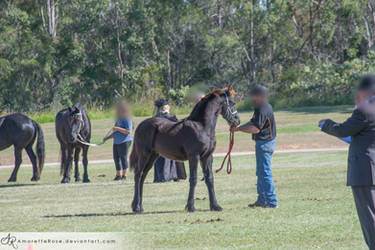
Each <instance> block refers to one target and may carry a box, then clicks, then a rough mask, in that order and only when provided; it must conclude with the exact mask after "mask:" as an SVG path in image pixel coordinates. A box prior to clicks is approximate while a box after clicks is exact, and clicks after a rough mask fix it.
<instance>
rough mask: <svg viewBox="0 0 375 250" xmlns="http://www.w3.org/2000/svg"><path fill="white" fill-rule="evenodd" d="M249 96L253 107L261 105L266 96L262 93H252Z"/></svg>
mask: <svg viewBox="0 0 375 250" xmlns="http://www.w3.org/2000/svg"><path fill="white" fill-rule="evenodd" d="M250 98H251V102H252V103H253V106H254V107H258V106H260V105H262V104H263V103H264V102H265V100H266V96H264V95H252V96H251V97H250Z"/></svg>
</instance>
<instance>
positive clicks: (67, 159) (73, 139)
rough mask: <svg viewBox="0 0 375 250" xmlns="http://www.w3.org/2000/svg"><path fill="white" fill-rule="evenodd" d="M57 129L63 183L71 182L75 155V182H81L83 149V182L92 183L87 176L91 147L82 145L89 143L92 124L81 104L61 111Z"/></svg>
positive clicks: (57, 117)
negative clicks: (80, 164) (80, 155)
mask: <svg viewBox="0 0 375 250" xmlns="http://www.w3.org/2000/svg"><path fill="white" fill-rule="evenodd" d="M55 129H56V137H57V139H58V141H59V143H60V153H61V165H60V169H61V175H63V179H62V180H61V183H69V182H70V173H71V169H72V162H73V154H74V164H75V169H74V178H75V181H80V180H81V179H80V177H79V169H78V165H79V163H78V162H79V154H80V152H81V149H82V151H83V153H82V154H83V156H82V164H83V170H84V172H83V182H90V180H89V177H88V174H87V164H88V160H87V151H88V149H89V146H88V145H84V144H82V143H81V142H87V143H89V142H90V138H91V123H90V119H89V117H88V116H87V113H86V111H85V109H84V108H83V107H82V106H81V105H80V104H79V103H76V104H74V105H73V106H72V107H69V108H66V109H63V110H61V111H59V112H58V113H57V115H56V121H55Z"/></svg>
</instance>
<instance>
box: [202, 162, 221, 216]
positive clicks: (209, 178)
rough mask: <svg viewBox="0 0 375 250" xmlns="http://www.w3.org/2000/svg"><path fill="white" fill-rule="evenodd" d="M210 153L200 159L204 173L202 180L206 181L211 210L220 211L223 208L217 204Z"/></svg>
mask: <svg viewBox="0 0 375 250" xmlns="http://www.w3.org/2000/svg"><path fill="white" fill-rule="evenodd" d="M212 160H213V157H212V155H210V156H208V157H207V158H203V159H201V166H202V170H203V173H204V181H205V182H206V185H207V189H208V195H209V198H210V209H211V211H222V210H223V209H222V208H221V207H220V206H219V204H217V201H216V196H215V190H214V176H213V174H212Z"/></svg>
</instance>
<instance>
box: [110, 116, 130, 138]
mask: <svg viewBox="0 0 375 250" xmlns="http://www.w3.org/2000/svg"><path fill="white" fill-rule="evenodd" d="M115 127H120V128H124V129H126V130H133V122H132V120H131V119H130V118H129V117H125V118H120V119H118V120H117V121H116V123H115ZM131 140H132V135H131V134H127V135H126V134H123V133H121V132H115V133H113V143H114V144H122V143H124V142H127V141H131Z"/></svg>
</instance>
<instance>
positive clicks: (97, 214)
mask: <svg viewBox="0 0 375 250" xmlns="http://www.w3.org/2000/svg"><path fill="white" fill-rule="evenodd" d="M210 211H211V210H209V209H196V212H210ZM177 213H187V212H186V211H184V210H171V211H153V212H143V213H141V214H138V213H133V212H124V213H88V214H61V215H46V216H43V218H73V217H100V216H128V215H148V214H177Z"/></svg>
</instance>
